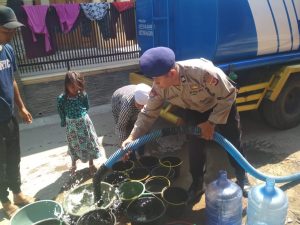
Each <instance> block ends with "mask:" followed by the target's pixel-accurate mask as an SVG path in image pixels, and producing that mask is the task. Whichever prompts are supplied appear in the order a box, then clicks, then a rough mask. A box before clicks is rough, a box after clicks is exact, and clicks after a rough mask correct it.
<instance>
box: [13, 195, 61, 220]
mask: <svg viewBox="0 0 300 225" xmlns="http://www.w3.org/2000/svg"><path fill="white" fill-rule="evenodd" d="M62 215H63V207H62V206H61V205H60V204H59V203H57V202H55V201H52V200H41V201H37V202H34V203H31V204H29V205H26V206H24V207H23V208H21V209H20V210H19V211H18V212H17V213H16V214H15V215H14V216H13V217H12V218H11V220H10V225H32V224H40V223H41V224H45V223H44V222H45V221H50V220H52V222H53V221H56V222H57V221H60V218H61V217H62ZM53 225H56V224H55V223H54V222H53Z"/></svg>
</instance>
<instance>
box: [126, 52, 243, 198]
mask: <svg viewBox="0 0 300 225" xmlns="http://www.w3.org/2000/svg"><path fill="white" fill-rule="evenodd" d="M140 67H141V70H142V72H143V73H144V74H145V75H146V76H148V77H151V78H153V81H154V82H153V87H152V90H151V92H150V97H149V100H148V102H147V105H146V106H145V107H144V108H143V109H142V111H141V113H140V114H139V116H138V119H137V121H136V123H135V125H134V128H133V130H132V132H131V134H130V135H129V137H128V138H127V139H126V140H125V141H124V142H123V144H122V146H123V147H124V146H126V144H128V143H129V142H131V141H133V140H135V139H137V138H138V137H140V136H142V135H144V134H145V133H146V132H147V131H148V130H149V129H150V127H151V126H152V124H153V123H154V121H155V120H156V119H157V117H158V116H159V112H160V109H161V108H162V106H163V103H164V101H165V100H167V101H168V102H170V103H172V104H174V105H177V106H179V107H181V108H184V109H185V113H186V116H185V120H186V123H187V124H188V125H194V126H198V127H200V129H201V137H197V136H192V135H191V136H188V149H189V161H190V173H191V175H192V184H191V186H190V188H189V190H188V191H189V196H190V201H193V200H196V199H197V197H199V196H200V195H201V194H203V192H204V186H203V177H204V173H205V163H206V153H205V144H206V143H207V141H209V140H212V139H213V133H214V131H215V130H216V129H218V131H219V132H220V133H221V134H222V135H223V136H224V137H225V138H227V139H228V140H229V141H230V142H231V143H232V144H233V145H234V146H235V147H236V148H237V149H238V150H239V151H240V153H241V154H242V155H244V153H243V148H242V144H241V129H240V118H239V114H238V112H237V109H236V104H235V100H236V95H237V91H236V88H235V87H234V86H233V85H232V84H231V82H230V81H229V80H228V78H227V76H226V75H225V73H224V72H223V71H222V70H221V69H219V68H217V67H215V66H214V65H213V63H212V62H210V61H208V60H206V59H203V58H201V59H190V60H185V61H179V62H175V54H174V52H173V51H172V50H171V49H169V48H166V47H156V48H151V49H149V50H147V51H145V52H144V54H143V55H142V56H141V58H140ZM229 159H230V163H231V165H232V166H233V167H234V169H235V174H236V178H237V184H238V185H239V186H240V187H241V188H242V190H243V194H244V196H245V197H246V196H247V191H248V189H249V182H248V179H247V176H246V174H245V171H244V169H243V168H242V167H241V166H240V165H239V164H238V163H236V161H235V160H234V159H233V158H232V157H231V156H230V155H229Z"/></svg>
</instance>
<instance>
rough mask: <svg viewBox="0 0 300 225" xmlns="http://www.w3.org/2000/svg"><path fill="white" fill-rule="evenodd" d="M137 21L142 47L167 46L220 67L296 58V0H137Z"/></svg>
mask: <svg viewBox="0 0 300 225" xmlns="http://www.w3.org/2000/svg"><path fill="white" fill-rule="evenodd" d="M136 21H137V38H138V43H139V46H140V48H141V52H142V53H143V52H144V51H145V50H147V49H149V48H151V47H155V46H168V47H170V48H172V49H173V50H174V52H175V55H176V60H184V59H189V58H199V57H204V58H207V59H210V60H211V61H213V62H214V63H215V64H217V65H218V66H219V67H220V68H222V69H223V70H225V71H228V70H235V71H236V70H243V69H251V68H255V67H259V66H264V65H271V64H278V63H284V64H288V63H290V62H295V61H300V48H299V45H300V43H299V42H300V39H299V36H300V34H299V28H300V0H226V1H221V0H137V1H136Z"/></svg>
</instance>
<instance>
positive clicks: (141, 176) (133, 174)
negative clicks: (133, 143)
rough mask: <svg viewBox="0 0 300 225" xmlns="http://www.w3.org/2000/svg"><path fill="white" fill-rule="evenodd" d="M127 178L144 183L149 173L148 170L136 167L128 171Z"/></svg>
mask: <svg viewBox="0 0 300 225" xmlns="http://www.w3.org/2000/svg"><path fill="white" fill-rule="evenodd" d="M128 176H129V179H130V180H135V181H141V182H144V181H145V180H146V179H148V178H149V176H150V173H149V171H148V169H146V168H144V167H137V168H133V169H132V170H130V171H128Z"/></svg>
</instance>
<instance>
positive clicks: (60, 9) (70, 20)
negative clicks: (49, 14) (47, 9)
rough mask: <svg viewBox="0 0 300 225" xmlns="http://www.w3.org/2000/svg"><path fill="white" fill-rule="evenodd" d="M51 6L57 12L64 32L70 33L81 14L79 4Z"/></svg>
mask: <svg viewBox="0 0 300 225" xmlns="http://www.w3.org/2000/svg"><path fill="white" fill-rule="evenodd" d="M51 6H53V7H54V8H55V10H56V13H57V16H58V18H59V22H60V27H61V30H62V32H64V33H68V32H70V31H71V29H72V28H73V25H74V23H75V22H76V20H77V18H78V15H79V12H80V7H79V4H76V3H75V4H52V5H51Z"/></svg>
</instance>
